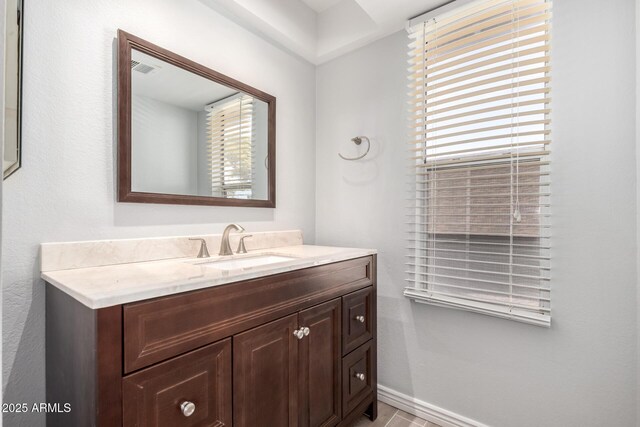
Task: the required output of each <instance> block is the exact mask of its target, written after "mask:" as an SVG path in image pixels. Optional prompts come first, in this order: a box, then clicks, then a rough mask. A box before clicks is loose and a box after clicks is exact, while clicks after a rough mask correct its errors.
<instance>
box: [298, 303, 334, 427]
mask: <svg viewBox="0 0 640 427" xmlns="http://www.w3.org/2000/svg"><path fill="white" fill-rule="evenodd" d="M340 306H341V304H340V299H339V298H338V299H335V300H332V301H329V302H326V303H324V304H320V305H318V306H316V307H313V308H310V309H308V310H304V311H302V312H300V315H299V324H300V325H302V327H303V328H305V327H306V328H309V332H310V333H309V335H308V336H305V337H304V338H303V339H301V340H300V347H299V348H300V350H299V355H300V369H299V372H298V376H299V378H300V399H299V408H300V416H299V420H300V421H299V423H298V425H299V426H300V427H320V426H322V427H329V426H335V425H337V424H338V422H339V421H340V418H341V411H342V408H341V404H342V402H341V399H340V369H341V366H340V365H341V363H342V358H341V351H340V340H341V335H342V329H341V322H340V316H341V312H340Z"/></svg>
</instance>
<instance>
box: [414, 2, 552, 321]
mask: <svg viewBox="0 0 640 427" xmlns="http://www.w3.org/2000/svg"><path fill="white" fill-rule="evenodd" d="M550 9H551V3H549V2H547V1H544V0H481V1H476V2H472V3H468V4H466V5H465V6H461V7H460V8H458V9H455V10H453V11H451V12H449V13H447V14H446V15H444V16H440V17H436V18H434V19H430V20H428V21H426V22H423V23H421V24H418V25H415V26H414V27H412V28H411V29H410V38H411V43H410V44H409V56H410V60H409V79H410V85H409V87H410V92H409V96H410V102H409V103H410V121H411V125H410V127H411V131H410V148H409V150H410V151H409V152H410V160H411V166H410V184H411V187H410V193H409V194H410V197H409V199H410V205H409V212H408V216H407V218H408V221H407V223H408V225H409V245H408V248H409V251H408V262H407V267H408V268H407V274H408V278H407V281H408V286H407V287H406V288H405V295H406V296H408V297H409V298H412V299H413V300H415V301H418V302H424V303H428V304H435V305H440V306H445V307H453V308H460V309H465V310H471V311H476V312H481V313H486V314H490V315H495V316H499V317H506V318H512V319H514V320H519V321H523V322H528V323H533V324H538V325H543V326H548V325H549V324H550V319H551V308H550V303H551V301H550V297H551V295H550V254H549V252H550V229H549V226H550V204H549V196H550V194H549V191H550V189H549V186H550V174H549V144H550V143H551V139H550V131H549V125H550V112H551V110H550V101H551V89H550V77H549V71H550V67H549V63H550V58H549V54H550V46H549V40H550V34H549V21H550V18H551V13H550Z"/></svg>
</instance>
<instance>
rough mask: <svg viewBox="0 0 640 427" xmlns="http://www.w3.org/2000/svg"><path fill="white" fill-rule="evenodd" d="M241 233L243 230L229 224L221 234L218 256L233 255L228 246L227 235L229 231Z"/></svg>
mask: <svg viewBox="0 0 640 427" xmlns="http://www.w3.org/2000/svg"><path fill="white" fill-rule="evenodd" d="M233 230H235V231H238V232H240V233H241V232H243V231H244V228H242V227H240V226H239V225H238V224H229V225H227V226H226V228H225V229H224V232H223V233H222V241H221V242H220V253H219V254H218V255H221V256H224V255H233V251H232V250H231V245H230V244H229V233H231V231H233Z"/></svg>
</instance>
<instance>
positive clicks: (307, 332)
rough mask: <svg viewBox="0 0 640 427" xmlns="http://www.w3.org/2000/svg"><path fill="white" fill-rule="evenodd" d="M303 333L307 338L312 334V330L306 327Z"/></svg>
mask: <svg viewBox="0 0 640 427" xmlns="http://www.w3.org/2000/svg"><path fill="white" fill-rule="evenodd" d="M302 333H304V336H305V337H306V336H308V335H309V334H310V333H311V329H309V328H307V327H306V326H305V327H304V328H302Z"/></svg>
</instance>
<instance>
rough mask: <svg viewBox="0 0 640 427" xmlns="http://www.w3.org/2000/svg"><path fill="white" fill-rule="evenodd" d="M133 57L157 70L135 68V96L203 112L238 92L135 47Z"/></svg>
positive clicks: (133, 86) (132, 84) (132, 87)
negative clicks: (145, 70) (143, 70)
mask: <svg viewBox="0 0 640 427" xmlns="http://www.w3.org/2000/svg"><path fill="white" fill-rule="evenodd" d="M131 59H132V60H134V61H136V62H140V63H142V64H144V65H148V66H150V67H153V71H151V72H150V73H148V74H144V73H141V72H137V71H136V70H132V71H131V89H132V90H131V91H132V93H133V95H134V96H135V95H138V96H145V97H147V98H151V99H155V100H156V101H160V102H164V103H165V104H170V105H174V106H176V107H180V108H184V109H187V110H191V111H195V112H202V111H204V107H205V105H207V104H210V103H212V102H215V101H218V100H220V99H223V98H226V97H228V96H231V95H234V94H236V93H238V90H237V89H233V88H230V87H227V86H224V85H221V84H219V83H216V82H214V81H211V80H209V79H206V78H204V77H202V76H199V75H197V74H194V73H191V72H188V71H185V70H183V69H182V68H178V67H176V66H175V65H172V64H169V63H168V62H164V61H162V60H161V59H158V58H155V57H153V56H150V55H147V54H146V53H143V52H140V51H138V50H135V49H132V51H131Z"/></svg>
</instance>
